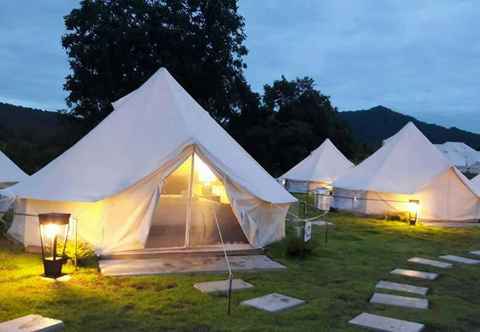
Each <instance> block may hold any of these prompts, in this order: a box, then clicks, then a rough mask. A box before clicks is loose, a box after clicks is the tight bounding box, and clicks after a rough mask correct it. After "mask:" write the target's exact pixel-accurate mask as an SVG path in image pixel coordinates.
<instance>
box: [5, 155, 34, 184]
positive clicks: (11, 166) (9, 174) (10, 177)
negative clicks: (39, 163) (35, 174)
mask: <svg viewBox="0 0 480 332" xmlns="http://www.w3.org/2000/svg"><path fill="white" fill-rule="evenodd" d="M27 177H28V175H27V174H25V173H24V172H23V171H22V170H21V169H20V167H18V166H17V165H15V163H14V162H13V161H11V160H10V159H9V158H8V157H7V156H6V155H5V154H3V153H2V152H1V151H0V189H3V188H6V187H8V186H11V185H13V184H15V183H17V182H20V181H23V180H25V179H26V178H27Z"/></svg>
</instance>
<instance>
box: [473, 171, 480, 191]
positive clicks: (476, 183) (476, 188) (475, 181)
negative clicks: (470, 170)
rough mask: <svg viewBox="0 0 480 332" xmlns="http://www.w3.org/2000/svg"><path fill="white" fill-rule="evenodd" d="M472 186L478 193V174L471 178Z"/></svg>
mask: <svg viewBox="0 0 480 332" xmlns="http://www.w3.org/2000/svg"><path fill="white" fill-rule="evenodd" d="M471 182H472V186H473V188H475V190H476V191H477V192H478V193H480V175H477V176H476V177H474V178H473V179H472V181H471Z"/></svg>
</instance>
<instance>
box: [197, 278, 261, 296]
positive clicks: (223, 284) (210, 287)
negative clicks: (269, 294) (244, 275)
mask: <svg viewBox="0 0 480 332" xmlns="http://www.w3.org/2000/svg"><path fill="white" fill-rule="evenodd" d="M193 287H195V288H196V289H198V290H199V291H200V292H202V293H207V294H227V293H228V287H229V281H228V280H220V281H207V282H199V283H196V284H195V285H193ZM250 288H253V285H252V284H249V283H248V282H246V281H243V280H242V279H233V280H232V292H236V291H240V290H244V289H250Z"/></svg>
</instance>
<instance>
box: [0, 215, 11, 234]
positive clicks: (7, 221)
mask: <svg viewBox="0 0 480 332" xmlns="http://www.w3.org/2000/svg"><path fill="white" fill-rule="evenodd" d="M12 220H13V209H10V210H8V211H7V212H5V213H0V237H1V236H4V235H5V234H7V231H8V229H9V228H10V225H11V224H12Z"/></svg>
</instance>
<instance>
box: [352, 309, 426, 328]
mask: <svg viewBox="0 0 480 332" xmlns="http://www.w3.org/2000/svg"><path fill="white" fill-rule="evenodd" d="M349 323H350V324H353V325H356V326H360V327H365V328H367V329H372V330H375V331H385V332H421V331H422V330H423V329H424V328H425V325H423V324H420V323H415V322H409V321H406V320H400V319H394V318H390V317H385V316H379V315H372V314H368V313H365V312H364V313H361V314H360V315H358V316H357V317H355V318H354V319H352V320H351V321H350V322H349Z"/></svg>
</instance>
